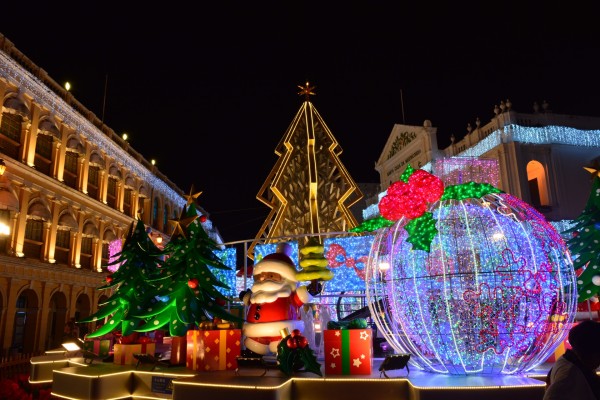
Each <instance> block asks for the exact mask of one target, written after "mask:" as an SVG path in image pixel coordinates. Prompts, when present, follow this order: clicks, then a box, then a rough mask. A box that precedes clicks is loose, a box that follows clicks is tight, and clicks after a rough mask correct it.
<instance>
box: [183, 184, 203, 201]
mask: <svg viewBox="0 0 600 400" xmlns="http://www.w3.org/2000/svg"><path fill="white" fill-rule="evenodd" d="M201 194H202V192H197V193H194V185H192V187H191V188H190V194H187V195H185V196H184V197H185V199H186V200H187V204H186V205H188V206H189V205H190V204H192V203H193V202H194V201H195V200H196V199H197V198H198V196H200V195H201Z"/></svg>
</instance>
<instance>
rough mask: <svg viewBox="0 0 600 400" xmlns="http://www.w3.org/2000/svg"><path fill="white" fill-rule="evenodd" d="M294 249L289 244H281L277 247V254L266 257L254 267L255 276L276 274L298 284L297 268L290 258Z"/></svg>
mask: <svg viewBox="0 0 600 400" xmlns="http://www.w3.org/2000/svg"><path fill="white" fill-rule="evenodd" d="M291 254H292V247H291V246H290V245H289V244H287V243H281V244H279V245H278V246H277V250H276V251H275V253H271V254H269V255H266V256H265V257H264V258H263V259H262V260H260V261H259V262H258V263H257V264H256V265H254V271H253V272H252V273H253V275H254V276H256V275H258V274H260V273H262V272H276V273H278V274H280V275H281V276H282V277H284V278H285V279H288V280H290V281H294V282H296V281H297V279H296V273H297V271H296V266H295V265H294V262H293V261H292V259H291V258H290V255H291Z"/></svg>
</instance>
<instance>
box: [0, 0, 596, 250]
mask: <svg viewBox="0 0 600 400" xmlns="http://www.w3.org/2000/svg"><path fill="white" fill-rule="evenodd" d="M125 3H131V2H121V3H116V4H119V5H118V6H117V5H114V4H115V3H111V2H96V1H86V2H80V4H78V5H72V4H71V5H68V4H66V3H65V2H60V1H59V2H44V3H41V2H40V4H39V5H38V4H35V2H33V3H23V2H12V4H3V5H2V14H3V17H2V22H1V23H0V33H2V34H4V35H5V36H6V37H7V38H8V39H9V40H10V41H12V42H13V43H14V44H15V46H16V47H17V48H18V49H19V50H21V51H22V52H23V53H25V55H26V56H27V57H29V58H30V59H31V60H32V61H33V62H34V63H36V64H37V65H38V66H40V67H41V68H43V69H44V70H46V71H47V72H48V74H49V75H50V77H52V78H53V79H54V80H55V81H57V82H58V83H61V84H62V83H64V82H65V81H69V82H70V83H71V84H72V85H73V89H72V93H73V95H74V96H75V98H76V99H77V100H79V101H80V102H81V103H82V104H83V105H84V106H86V107H87V108H88V109H90V110H91V111H93V112H94V113H95V114H96V115H97V116H98V117H99V118H102V117H104V122H105V123H106V124H107V125H108V126H109V127H111V128H112V129H113V130H114V131H115V132H117V133H119V134H120V133H123V132H127V133H128V134H129V136H130V138H131V139H130V142H131V145H132V146H133V148H135V149H136V150H137V151H139V152H140V153H141V154H143V155H144V156H145V157H146V158H147V159H152V158H154V159H156V160H157V166H158V168H159V169H160V170H161V171H162V172H163V173H164V174H166V175H167V176H168V177H169V178H170V179H171V180H172V181H173V182H175V183H176V184H177V185H178V186H179V187H180V188H181V189H182V190H183V191H184V192H189V190H190V187H191V185H194V188H195V189H196V190H198V191H200V190H201V191H203V194H202V195H201V196H200V197H199V199H198V200H199V204H200V205H201V206H202V207H203V208H205V209H206V210H207V211H208V212H209V214H210V217H211V219H212V220H213V222H214V223H215V225H216V226H217V228H218V229H219V231H220V232H221V235H222V236H223V239H224V240H225V241H226V242H228V241H235V240H243V239H252V238H254V237H255V236H256V234H257V233H258V230H259V228H260V226H261V225H262V223H263V222H264V220H265V218H266V216H267V214H268V211H269V209H268V208H267V207H266V206H264V205H263V204H262V203H260V202H259V201H258V200H256V194H257V193H258V191H259V189H260V187H261V185H262V184H263V182H264V180H265V179H266V177H267V176H268V173H269V171H270V170H271V168H272V167H273V165H274V164H275V162H276V155H275V153H274V149H275V146H276V145H277V143H278V142H279V140H280V139H281V137H282V136H283V135H284V133H285V131H286V130H287V128H288V126H289V124H290V123H291V121H292V119H293V117H294V116H295V114H296V112H297V111H298V109H299V108H300V106H301V104H302V98H301V97H300V96H298V94H297V92H298V88H297V85H302V84H303V83H304V82H305V81H307V80H308V81H310V82H311V84H314V85H315V86H316V89H315V92H316V96H313V97H312V99H311V100H312V102H313V104H314V105H315V106H316V108H317V110H318V111H319V113H320V114H321V116H322V117H323V118H324V120H325V122H326V123H327V125H328V127H329V128H330V130H331V132H332V133H333V135H334V136H335V137H336V139H337V140H338V141H339V143H340V145H341V147H342V149H343V150H344V151H343V153H342V154H341V157H340V158H341V161H342V163H343V164H344V165H345V167H346V168H347V169H348V171H349V173H350V175H351V176H352V177H353V179H354V180H355V181H356V182H358V183H360V182H379V178H378V174H377V173H376V171H375V169H374V164H375V162H376V161H377V159H378V158H379V156H380V154H381V152H382V150H383V146H384V145H385V143H386V140H387V138H388V136H389V134H390V132H391V130H392V127H393V125H394V124H396V123H406V124H409V125H422V124H423V121H424V120H425V119H429V120H431V121H432V123H433V126H435V127H437V128H438V142H439V145H440V147H445V146H447V145H448V144H449V140H448V138H449V137H450V135H451V134H454V135H455V136H456V138H457V139H460V138H462V137H463V136H464V134H465V133H466V126H467V123H469V122H470V123H471V124H472V125H474V121H475V119H476V118H477V117H479V118H480V119H481V121H482V124H485V123H487V122H489V120H490V118H491V117H493V115H494V113H493V108H494V105H496V104H499V103H500V100H506V99H510V100H511V102H512V103H513V109H515V110H517V111H524V112H530V111H531V110H532V109H533V107H532V105H533V102H534V101H538V102H539V103H541V102H542V101H544V100H547V101H548V102H549V103H550V109H552V110H553V111H554V112H557V113H565V114H575V115H589V116H600V97H599V94H600V82H599V80H598V74H599V72H600V63H599V61H600V55H599V54H600V23H598V21H597V19H598V15H600V14H599V13H598V10H597V9H596V7H595V6H591V4H593V3H594V2H585V4H590V6H581V5H578V6H577V7H575V6H574V4H575V3H576V2H526V1H522V2H515V3H514V4H512V3H511V2H480V3H481V4H480V5H475V6H473V5H469V6H467V5H465V4H462V3H461V2H431V3H427V2H418V3H419V4H420V5H416V4H415V3H417V2H398V1H390V2H341V1H338V2H327V1H320V2H312V1H301V2H284V1H280V2H256V1H254V2H230V1H220V2H210V4H208V3H209V2H177V1H175V2H164V3H162V5H161V6H160V7H159V6H153V5H150V3H141V2H139V5H140V7H139V8H135V9H134V8H133V6H128V8H123V7H124V6H123V5H124V4H125ZM213 3H218V4H213ZM328 3H329V4H328ZM331 3H334V4H335V6H334V5H332V4H331ZM371 3H373V4H371ZM531 3H535V4H531ZM582 3H583V2H582ZM325 4H328V5H326V6H324V5H325ZM142 5H143V7H142ZM190 7H192V8H190ZM592 7H594V8H592ZM12 8H14V9H12ZM105 87H106V91H105Z"/></svg>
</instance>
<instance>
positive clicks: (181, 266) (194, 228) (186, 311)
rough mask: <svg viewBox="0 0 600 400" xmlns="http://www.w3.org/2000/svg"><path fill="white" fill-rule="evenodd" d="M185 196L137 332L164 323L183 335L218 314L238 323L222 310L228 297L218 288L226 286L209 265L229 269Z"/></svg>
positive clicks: (219, 316)
mask: <svg viewBox="0 0 600 400" xmlns="http://www.w3.org/2000/svg"><path fill="white" fill-rule="evenodd" d="M191 200H192V196H190V198H188V204H187V206H189V207H188V208H187V209H186V207H184V209H183V212H182V214H181V217H180V219H179V220H175V221H171V222H174V223H175V229H174V232H173V236H172V237H171V241H170V242H169V244H168V245H167V246H166V248H165V251H166V252H167V254H168V255H169V256H168V258H167V259H166V260H165V263H164V267H163V272H164V274H163V275H161V276H160V277H159V278H158V279H156V280H154V281H153V282H152V284H153V285H154V286H156V292H155V295H156V298H157V299H160V301H158V302H157V303H156V304H153V305H152V306H151V307H148V308H147V309H146V310H142V312H140V313H138V314H137V315H136V316H137V317H139V318H143V319H145V320H146V321H147V322H146V324H145V325H144V326H142V327H140V328H139V329H136V331H138V332H148V331H152V330H155V329H159V328H161V327H163V326H167V325H168V327H169V332H170V334H171V336H183V335H185V334H186V332H187V330H188V329H189V328H190V327H191V326H192V325H194V324H195V325H200V324H201V323H202V322H205V321H211V320H212V318H213V317H218V318H221V319H224V320H228V321H231V322H241V321H242V320H241V319H240V318H239V317H236V316H233V315H231V314H230V313H228V312H227V311H226V310H224V309H223V307H222V306H223V305H224V304H225V303H226V301H227V300H228V299H227V298H226V297H225V296H224V295H223V294H221V292H219V291H218V290H217V287H221V288H226V289H229V287H228V286H227V285H226V284H224V283H222V282H221V281H219V280H218V279H217V278H216V277H215V275H214V274H213V273H212V272H211V268H217V269H223V270H229V269H230V268H229V267H228V266H226V265H225V264H223V262H222V261H221V260H220V259H219V257H218V256H217V255H216V254H215V253H214V251H215V250H217V249H218V246H217V244H216V243H215V241H214V240H213V239H211V238H210V237H209V236H208V234H207V233H206V232H205V231H204V228H203V227H202V224H201V222H203V221H205V219H206V217H205V216H201V217H200V219H198V212H197V210H196V206H195V204H194V203H193V202H192V201H191Z"/></svg>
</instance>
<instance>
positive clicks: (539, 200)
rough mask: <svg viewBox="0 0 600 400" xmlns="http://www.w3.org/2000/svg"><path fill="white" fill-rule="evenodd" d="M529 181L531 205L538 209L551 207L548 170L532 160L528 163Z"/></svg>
mask: <svg viewBox="0 0 600 400" xmlns="http://www.w3.org/2000/svg"><path fill="white" fill-rule="evenodd" d="M527 181H528V183H529V198H530V201H531V205H532V206H534V207H536V208H537V207H548V206H550V198H549V195H548V181H547V179H546V170H545V168H544V166H543V165H542V164H541V163H540V162H539V161H536V160H532V161H530V162H529V163H527Z"/></svg>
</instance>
